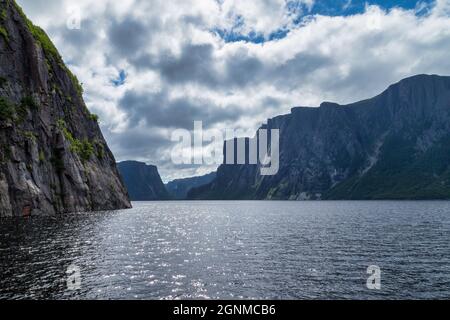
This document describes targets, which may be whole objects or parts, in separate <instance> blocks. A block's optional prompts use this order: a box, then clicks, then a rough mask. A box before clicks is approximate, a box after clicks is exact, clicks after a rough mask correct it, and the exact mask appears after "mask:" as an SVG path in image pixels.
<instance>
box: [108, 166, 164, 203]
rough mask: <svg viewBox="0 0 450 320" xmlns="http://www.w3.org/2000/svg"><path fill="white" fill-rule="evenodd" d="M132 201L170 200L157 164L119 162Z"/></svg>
mask: <svg viewBox="0 0 450 320" xmlns="http://www.w3.org/2000/svg"><path fill="white" fill-rule="evenodd" d="M117 168H118V169H119V172H120V174H121V176H122V178H123V181H124V183H125V186H126V188H127V189H128V194H129V195H130V198H131V200H132V201H153V200H169V199H170V195H169V193H168V192H167V190H166V188H165V186H164V183H163V182H162V180H161V177H160V175H159V173H158V169H157V168H156V167H155V166H150V165H147V164H145V163H142V162H137V161H125V162H120V163H118V164H117Z"/></svg>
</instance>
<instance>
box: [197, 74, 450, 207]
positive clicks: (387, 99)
mask: <svg viewBox="0 0 450 320" xmlns="http://www.w3.org/2000/svg"><path fill="white" fill-rule="evenodd" d="M264 127H265V128H268V129H280V135H281V137H280V170H279V173H278V174H277V175H275V176H261V175H260V173H259V166H257V165H222V166H221V167H220V168H219V170H218V172H217V177H216V179H215V180H214V181H213V182H211V183H210V184H208V185H206V186H202V187H199V188H196V189H193V190H191V192H190V193H189V198H190V199H291V200H306V199H312V200H314V199H450V77H442V76H436V75H432V76H431V75H418V76H414V77H411V78H408V79H405V80H402V81H400V82H399V83H397V84H394V85H392V86H390V87H389V88H388V89H387V90H386V91H384V92H383V93H382V94H380V95H379V96H377V97H374V98H372V99H369V100H365V101H361V102H357V103H353V104H350V105H345V106H342V105H338V104H335V103H323V104H322V105H321V106H320V107H319V108H303V107H302V108H294V109H292V112H291V114H288V115H283V116H279V117H276V118H274V119H270V120H269V121H268V124H267V126H264Z"/></svg>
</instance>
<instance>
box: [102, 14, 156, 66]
mask: <svg viewBox="0 0 450 320" xmlns="http://www.w3.org/2000/svg"><path fill="white" fill-rule="evenodd" d="M154 25H156V23H155V22H154V21H151V23H150V24H149V23H145V22H143V21H140V20H137V19H134V18H133V17H129V16H128V17H126V18H125V19H124V20H121V21H118V20H114V19H113V20H112V21H111V23H110V25H109V27H108V30H107V36H108V39H109V41H110V44H111V47H112V49H113V53H114V54H116V55H118V56H119V57H121V58H133V57H135V56H137V55H138V53H139V52H140V51H141V50H142V49H143V48H145V45H148V43H149V42H150V38H151V31H152V27H154Z"/></svg>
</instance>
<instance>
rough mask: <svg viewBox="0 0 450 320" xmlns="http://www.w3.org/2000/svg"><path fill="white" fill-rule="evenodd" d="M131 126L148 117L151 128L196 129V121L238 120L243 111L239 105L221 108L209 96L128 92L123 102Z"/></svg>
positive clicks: (205, 123)
mask: <svg viewBox="0 0 450 320" xmlns="http://www.w3.org/2000/svg"><path fill="white" fill-rule="evenodd" d="M119 107H120V108H121V109H122V110H123V111H125V112H126V113H127V114H128V116H129V120H130V122H131V125H132V126H134V125H137V124H138V123H140V122H141V121H142V120H145V122H146V125H147V126H149V127H160V128H161V127H165V128H183V129H192V128H193V124H194V121H203V122H204V125H205V127H210V126H212V125H214V124H216V123H222V122H226V121H234V120H237V119H238V118H239V117H240V116H241V111H240V109H239V108H238V107H237V106H227V108H221V107H219V106H217V105H215V104H214V102H212V101H209V100H206V99H196V100H193V99H189V98H177V99H170V98H169V96H168V94H167V92H164V91H163V92H160V93H155V94H139V93H136V92H134V91H128V92H126V93H125V95H124V96H123V98H122V99H121V100H120V102H119Z"/></svg>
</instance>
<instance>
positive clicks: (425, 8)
mask: <svg viewBox="0 0 450 320" xmlns="http://www.w3.org/2000/svg"><path fill="white" fill-rule="evenodd" d="M434 4H435V0H372V1H367V0H316V2H315V4H314V6H313V7H312V8H309V9H310V10H309V9H308V8H307V7H306V6H305V5H304V4H299V3H298V2H297V1H290V2H288V4H287V6H288V10H289V11H290V12H291V13H292V14H295V12H302V13H301V14H300V15H299V16H298V18H297V19H295V20H294V22H295V23H296V24H300V23H302V22H303V21H304V19H305V17H308V16H311V15H316V14H318V15H324V16H349V15H355V14H360V13H363V12H364V11H365V8H366V6H367V5H377V6H379V7H381V8H383V9H385V10H391V9H394V8H402V9H406V10H411V9H416V8H419V7H422V9H421V10H419V11H418V12H417V15H426V14H428V13H429V11H430V10H431V8H432V7H433V6H434ZM300 9H301V10H300ZM243 23H244V22H243V20H242V17H239V18H238V19H237V20H236V24H235V26H234V27H233V30H238V28H239V26H240V25H242V24H243ZM233 30H231V31H229V30H218V29H216V30H213V32H214V33H216V34H217V35H218V36H219V37H221V38H222V39H224V40H225V42H237V41H246V42H253V43H264V42H266V41H272V40H277V39H282V38H284V37H286V35H287V34H288V33H289V30H288V29H286V28H283V29H280V30H277V31H275V32H273V33H271V34H270V35H268V36H266V37H265V36H264V35H263V34H259V33H255V32H251V33H249V34H241V33H239V32H236V31H233Z"/></svg>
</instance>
